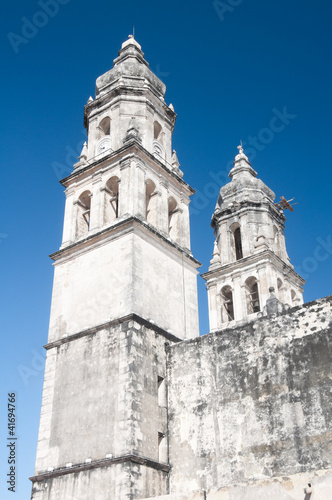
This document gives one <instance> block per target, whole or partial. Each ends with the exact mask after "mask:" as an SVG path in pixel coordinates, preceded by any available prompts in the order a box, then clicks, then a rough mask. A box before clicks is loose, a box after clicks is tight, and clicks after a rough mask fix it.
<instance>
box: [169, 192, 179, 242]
mask: <svg viewBox="0 0 332 500" xmlns="http://www.w3.org/2000/svg"><path fill="white" fill-rule="evenodd" d="M168 234H169V236H170V238H172V240H174V241H177V239H178V236H179V209H178V204H177V203H176V201H175V199H174V198H173V196H171V197H170V198H168Z"/></svg>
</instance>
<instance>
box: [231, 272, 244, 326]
mask: <svg viewBox="0 0 332 500" xmlns="http://www.w3.org/2000/svg"><path fill="white" fill-rule="evenodd" d="M232 281H233V304H234V319H235V321H241V320H243V319H245V318H246V317H247V305H246V297H245V290H244V289H243V286H242V275H241V274H234V275H233V280H232Z"/></svg>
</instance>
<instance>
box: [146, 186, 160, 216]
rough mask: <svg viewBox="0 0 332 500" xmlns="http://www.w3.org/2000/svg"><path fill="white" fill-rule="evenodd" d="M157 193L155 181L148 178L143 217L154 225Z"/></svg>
mask: <svg viewBox="0 0 332 500" xmlns="http://www.w3.org/2000/svg"><path fill="white" fill-rule="evenodd" d="M157 194H158V193H157V191H156V185H155V183H154V182H153V181H151V180H150V179H148V180H147V181H146V188H145V207H146V214H145V217H146V220H147V222H149V223H150V224H152V225H154V226H156V225H157Z"/></svg>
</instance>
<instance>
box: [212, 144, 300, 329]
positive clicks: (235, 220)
mask: <svg viewBox="0 0 332 500" xmlns="http://www.w3.org/2000/svg"><path fill="white" fill-rule="evenodd" d="M238 149H239V154H238V155H237V156H236V157H235V161H234V167H233V168H232V170H231V171H230V173H229V176H230V178H231V182H229V183H228V184H226V185H225V186H223V187H222V188H221V189H220V193H219V197H218V201H217V205H216V208H215V211H214V214H213V216H212V222H211V225H212V227H213V229H214V233H215V237H216V240H215V245H214V251H213V258H212V260H211V265H210V267H209V271H208V272H207V273H205V274H204V275H203V277H204V279H205V280H206V282H207V289H208V299H209V318H210V331H216V330H220V329H223V328H228V327H232V326H234V325H235V324H237V323H241V322H244V321H248V320H251V319H254V318H255V317H257V315H258V314H260V313H261V312H262V311H263V308H264V306H265V304H266V301H267V299H268V298H269V296H270V292H269V289H270V288H271V287H273V288H274V290H275V291H276V294H277V297H278V299H279V301H280V302H281V303H282V304H285V305H289V306H291V305H292V306H295V305H299V304H302V303H303V299H302V294H303V289H302V286H303V285H304V283H305V281H304V280H303V279H302V278H301V277H300V276H299V275H298V274H297V273H296V272H295V271H294V268H293V266H292V265H291V263H290V260H289V257H288V255H287V251H286V244H285V236H284V224H285V220H286V217H285V216H284V214H283V211H282V210H281V209H280V207H278V205H276V204H275V203H274V199H275V194H274V193H273V191H272V190H271V189H270V188H268V187H267V186H266V185H265V184H264V182H262V181H261V180H260V179H258V178H257V172H255V170H254V169H253V168H252V166H251V165H250V163H249V160H248V158H247V156H246V155H245V154H244V152H243V148H242V146H239V147H238Z"/></svg>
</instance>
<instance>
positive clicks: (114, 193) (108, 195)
mask: <svg viewBox="0 0 332 500" xmlns="http://www.w3.org/2000/svg"><path fill="white" fill-rule="evenodd" d="M118 216H119V178H118V177H117V176H116V175H115V176H113V177H111V178H110V179H108V181H107V182H106V186H105V216H104V222H105V223H107V222H113V221H114V220H115V219H117V218H118Z"/></svg>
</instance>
